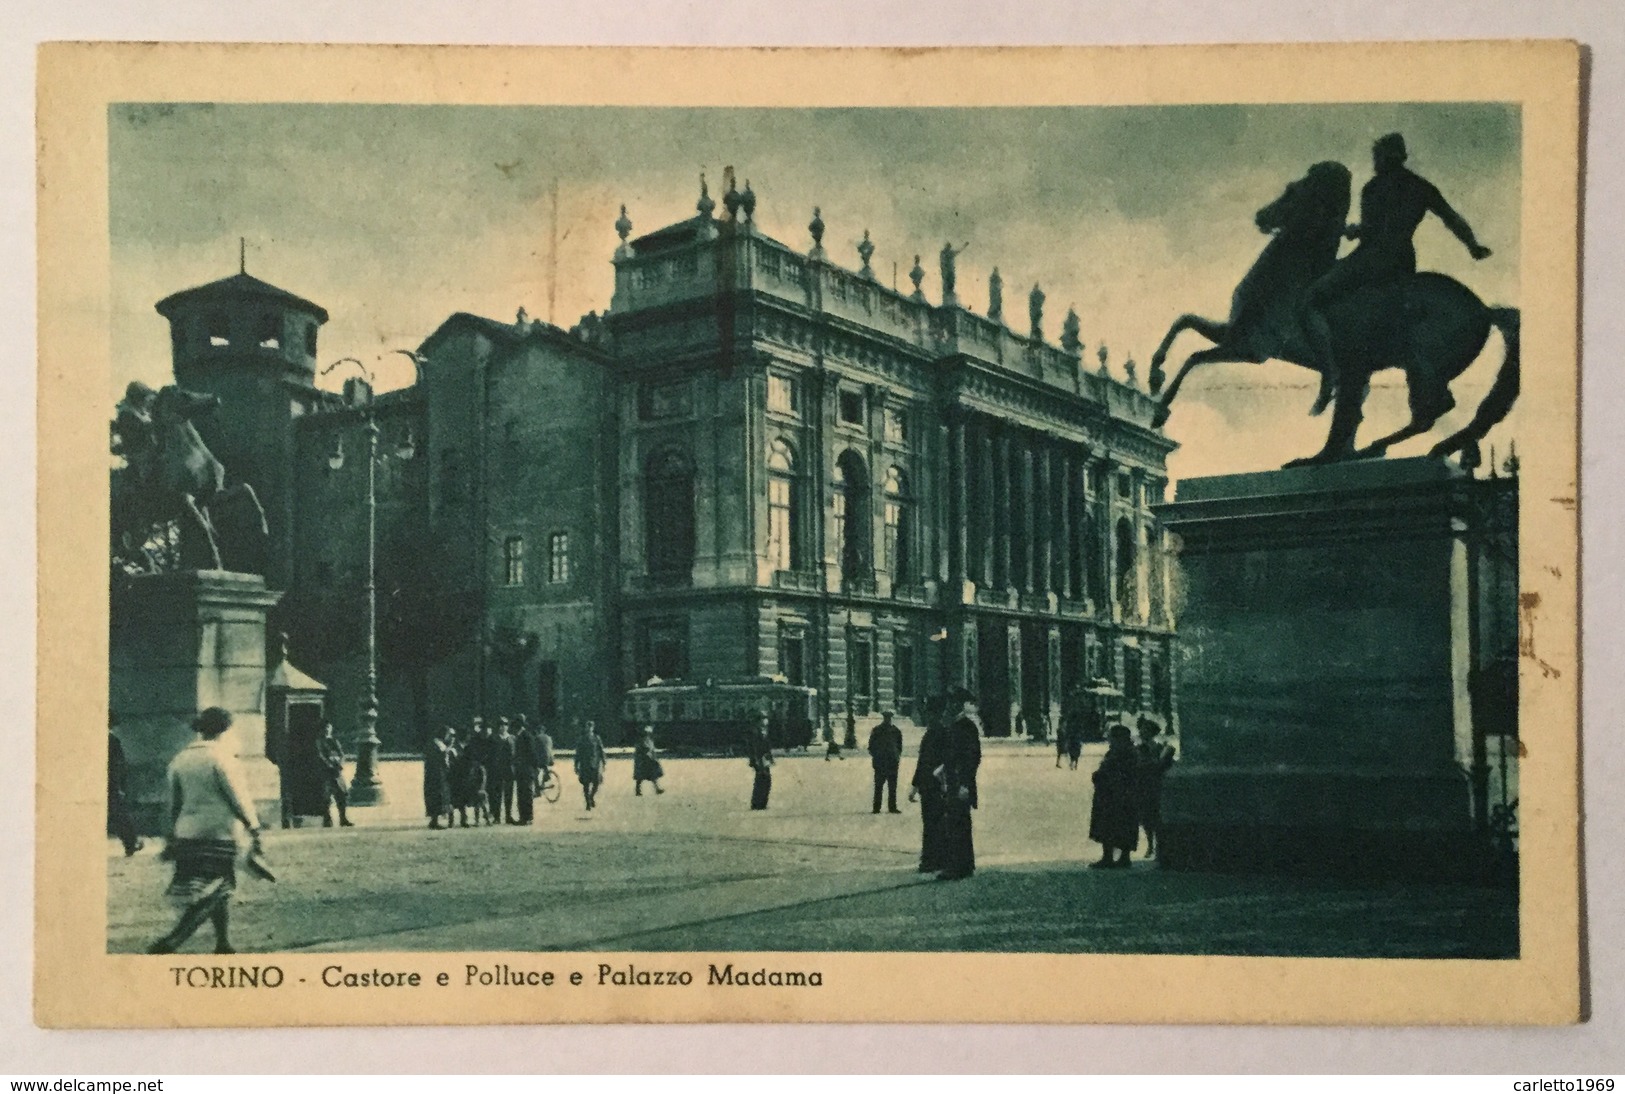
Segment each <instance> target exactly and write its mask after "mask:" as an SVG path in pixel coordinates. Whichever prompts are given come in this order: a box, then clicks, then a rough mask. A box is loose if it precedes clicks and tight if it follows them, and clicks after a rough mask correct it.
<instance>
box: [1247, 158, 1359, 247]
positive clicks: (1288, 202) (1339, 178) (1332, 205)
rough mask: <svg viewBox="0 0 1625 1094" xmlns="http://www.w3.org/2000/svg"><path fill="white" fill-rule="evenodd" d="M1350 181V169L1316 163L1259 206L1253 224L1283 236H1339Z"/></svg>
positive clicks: (1351, 177) (1325, 163) (1339, 165)
mask: <svg viewBox="0 0 1625 1094" xmlns="http://www.w3.org/2000/svg"><path fill="white" fill-rule="evenodd" d="M1352 180H1353V176H1352V175H1350V174H1349V169H1348V168H1347V167H1344V166H1343V165H1342V164H1341V163H1338V162H1336V161H1335V160H1324V161H1322V162H1320V163H1317V164H1315V165H1314V166H1312V167H1310V168H1309V170H1308V171H1307V172H1306V173H1305V174H1304V176H1303V178H1301V179H1296V180H1294V181H1292V182H1289V183H1288V184H1287V187H1286V190H1285V191H1283V192H1282V194H1281V196H1280V197H1278V198H1276V199H1275V200H1274V201H1272V202H1270V203H1269V204H1268V205H1266V206H1264V207H1263V208H1262V209H1260V210H1259V211H1258V212H1257V214H1256V215H1255V216H1254V217H1253V223H1255V224H1257V225H1258V230H1259V231H1261V232H1265V233H1269V234H1278V235H1280V236H1283V237H1285V236H1289V235H1299V234H1303V233H1312V234H1320V233H1324V232H1330V233H1331V234H1332V236H1333V237H1334V238H1336V237H1340V236H1341V235H1342V233H1343V222H1344V219H1345V218H1346V217H1347V216H1348V212H1349V187H1350V184H1351V182H1352ZM1334 253H1335V251H1334Z"/></svg>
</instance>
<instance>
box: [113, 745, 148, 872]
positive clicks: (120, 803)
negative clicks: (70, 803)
mask: <svg viewBox="0 0 1625 1094" xmlns="http://www.w3.org/2000/svg"><path fill="white" fill-rule="evenodd" d="M129 781H130V764H129V761H128V760H126V759H125V758H124V745H123V743H122V742H120V741H119V739H118V737H117V736H116V735H115V734H114V733H113V731H112V729H109V730H108V731H107V830H108V832H110V833H112V834H113V835H115V836H117V837H118V839H119V842H120V843H122V844H124V854H125V856H126V857H128V856H130V855H133V854H135V853H136V852H137V851H139V850H141V848H142V847H143V846H144V844H143V842H142V839H141V837H140V836H138V835H136V833H135V817H134V816H133V815H132V814H131V813H130V799H129V793H128V791H127V789H126V787H127V786H128V785H129Z"/></svg>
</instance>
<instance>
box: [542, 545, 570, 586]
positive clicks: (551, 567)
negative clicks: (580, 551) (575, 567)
mask: <svg viewBox="0 0 1625 1094" xmlns="http://www.w3.org/2000/svg"><path fill="white" fill-rule="evenodd" d="M547 580H548V583H549V584H551V585H562V584H564V583H565V582H566V581H569V580H570V533H569V532H554V533H553V534H552V535H551V536H549V537H547Z"/></svg>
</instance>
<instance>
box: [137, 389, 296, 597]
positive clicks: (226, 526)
mask: <svg viewBox="0 0 1625 1094" xmlns="http://www.w3.org/2000/svg"><path fill="white" fill-rule="evenodd" d="M219 403H220V400H219V398H218V397H217V396H213V395H200V394H198V393H197V392H192V391H187V390H185V389H184V388H179V387H174V386H171V387H166V388H164V389H163V390H162V391H159V392H158V393H157V396H156V397H154V398H153V399H152V400H151V427H150V429H147V430H144V431H143V432H142V433H141V434H140V435H138V436H136V437H126V438H122V439H123V441H124V447H122V448H121V449H120V451H121V453H122V454H123V455H124V457H125V460H126V466H124V467H120V468H115V469H114V471H113V473H112V482H111V518H112V519H111V526H110V530H111V532H112V554H113V558H114V559H115V560H122V561H124V562H126V563H128V564H130V565H132V566H133V567H134V568H137V569H144V570H147V571H155V570H158V569H160V568H161V563H160V560H159V559H158V557H156V556H155V554H154V553H153V551H152V550H151V549H150V546H149V545H150V544H151V543H152V541H153V539H154V536H155V535H158V534H160V533H161V532H162V531H163V530H164V529H165V528H168V527H170V526H173V527H175V528H177V529H178V530H179V551H180V553H179V567H180V568H181V569H188V570H227V569H229V570H237V571H240V572H244V573H255V574H263V573H264V572H265V563H266V552H267V546H268V543H267V540H268V534H267V529H266V524H265V511H264V510H263V509H262V508H261V507H260V503H259V499H258V498H257V497H256V496H255V494H254V489H253V487H251V486H249V485H248V484H247V483H239V484H237V485H235V486H230V487H228V486H226V471H225V468H224V467H223V466H222V465H221V463H220V461H219V460H217V459H215V458H214V454H213V453H212V452H210V451H209V448H208V446H207V445H206V444H204V443H203V438H202V437H201V436H199V435H198V431H197V427H196V426H195V425H193V424H192V420H193V419H194V418H196V417H198V416H199V415H200V414H203V413H205V412H207V411H210V410H212V409H214V408H215V407H216V406H218V405H219Z"/></svg>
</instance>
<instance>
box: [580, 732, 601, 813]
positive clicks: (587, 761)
mask: <svg viewBox="0 0 1625 1094" xmlns="http://www.w3.org/2000/svg"><path fill="white" fill-rule="evenodd" d="M606 761H607V757H606V755H605V753H604V739H603V738H602V737H600V736H598V726H597V724H596V723H594V722H588V723H587V729H586V733H585V734H584V735H583V736H582V738H581V743H580V744H578V745H576V755H575V767H576V778H578V779H580V780H581V794H582V796H583V797H584V798H585V799H586V802H587V808H588V809H594V808H596V807H597V804H598V802H597V799H598V788H599V787H600V786H602V785H603V783H604V767H605V764H606Z"/></svg>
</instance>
